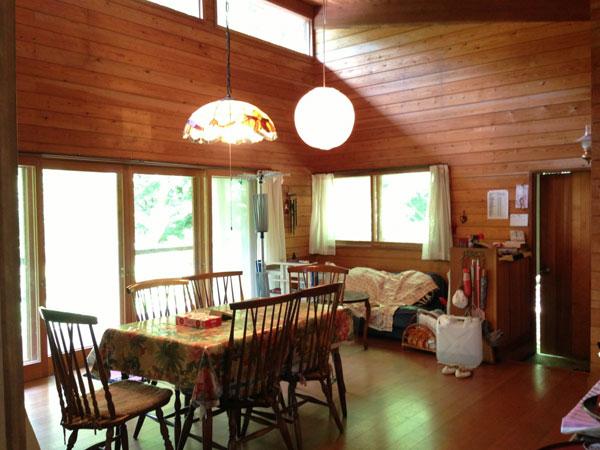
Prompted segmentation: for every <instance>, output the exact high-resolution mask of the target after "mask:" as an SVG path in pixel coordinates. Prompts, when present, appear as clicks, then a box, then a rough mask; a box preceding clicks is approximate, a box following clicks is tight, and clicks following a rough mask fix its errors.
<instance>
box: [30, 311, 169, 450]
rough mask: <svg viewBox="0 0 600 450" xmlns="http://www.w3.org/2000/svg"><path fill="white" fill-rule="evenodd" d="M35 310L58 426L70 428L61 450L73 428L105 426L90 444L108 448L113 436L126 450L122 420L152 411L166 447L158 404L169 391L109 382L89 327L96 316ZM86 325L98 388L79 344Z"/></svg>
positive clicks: (72, 441)
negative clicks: (101, 437)
mask: <svg viewBox="0 0 600 450" xmlns="http://www.w3.org/2000/svg"><path fill="white" fill-rule="evenodd" d="M39 311H40V316H41V317H42V319H43V320H44V322H45V324H46V330H47V334H48V342H49V344H50V352H51V355H52V365H53V367H54V378H55V380H56V389H57V391H58V397H59V399H60V409H61V414H62V419H61V425H62V426H63V428H65V429H67V430H71V431H72V433H71V435H70V436H69V441H68V444H67V449H68V450H70V449H72V448H73V446H74V445H75V442H76V441H77V434H78V432H79V430H81V429H91V430H101V429H105V430H106V441H105V442H104V443H102V444H97V445H95V446H92V447H90V448H102V446H105V447H103V448H106V449H108V450H110V448H111V445H112V442H113V441H115V442H116V443H117V444H116V445H117V447H119V445H122V446H123V449H124V450H127V449H128V448H129V446H128V440H127V427H126V422H127V421H129V420H131V419H133V418H134V417H138V416H141V415H143V414H146V413H147V412H149V411H155V412H156V416H157V417H158V422H159V424H160V432H161V435H162V438H163V440H164V444H165V448H166V449H172V448H173V446H172V445H171V441H170V440H169V433H168V431H167V426H166V423H165V420H164V417H163V413H162V407H163V406H164V405H166V404H167V403H168V402H169V400H170V398H171V391H170V390H168V389H161V388H158V387H155V386H152V385H149V384H146V383H140V382H136V381H129V380H126V381H119V382H117V383H113V384H111V385H110V386H109V384H108V376H107V370H106V368H105V366H104V362H103V360H102V355H101V354H100V352H99V351H98V345H97V343H96V338H95V336H94V329H93V327H92V325H96V324H97V323H98V320H97V319H96V317H92V316H84V315H79V314H72V313H67V312H62V311H53V310H49V309H46V308H44V307H41V308H40V309H39ZM88 327H89V333H90V335H91V339H92V349H93V351H94V353H95V356H96V364H97V367H98V372H99V376H100V383H101V385H102V387H101V388H100V389H95V387H94V385H93V382H92V374H91V370H90V367H89V364H88V361H87V359H86V353H85V349H84V344H83V338H82V328H84V330H85V328H88ZM80 367H82V369H80ZM82 370H83V374H82ZM86 385H87V386H86ZM115 431H116V434H115Z"/></svg>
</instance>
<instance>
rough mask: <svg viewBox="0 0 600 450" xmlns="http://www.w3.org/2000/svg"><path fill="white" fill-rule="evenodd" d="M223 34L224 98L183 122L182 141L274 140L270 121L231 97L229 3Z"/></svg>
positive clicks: (245, 141)
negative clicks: (225, 74)
mask: <svg viewBox="0 0 600 450" xmlns="http://www.w3.org/2000/svg"><path fill="white" fill-rule="evenodd" d="M225 30H226V31H225V35H226V37H227V45H226V53H227V78H226V80H227V95H226V96H225V98H222V99H220V100H216V101H214V102H211V103H208V104H206V105H204V106H201V107H200V108H198V109H197V110H196V111H194V112H193V113H192V115H191V116H190V117H189V119H188V120H187V123H186V124H185V128H184V130H183V139H187V140H190V141H192V142H196V143H198V144H213V143H217V142H223V143H225V144H254V143H257V142H260V141H262V140H267V141H274V140H275V139H277V131H276V130H275V124H274V123H273V121H272V120H271V118H270V117H269V116H268V115H267V114H265V113H264V112H263V111H261V110H260V109H259V108H258V107H256V106H254V105H253V104H251V103H247V102H242V101H239V100H235V99H233V98H232V97H231V51H230V45H231V36H230V33H229V2H226V3H225Z"/></svg>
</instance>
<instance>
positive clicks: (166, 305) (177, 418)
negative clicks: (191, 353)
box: [126, 278, 199, 442]
mask: <svg viewBox="0 0 600 450" xmlns="http://www.w3.org/2000/svg"><path fill="white" fill-rule="evenodd" d="M189 284H190V283H189V280H187V279H184V278H159V279H154V280H146V281H140V282H139V283H135V284H131V285H129V286H127V288H126V290H127V293H128V294H129V296H130V298H131V301H132V303H133V305H134V308H135V312H136V316H137V319H138V320H140V321H142V320H150V319H156V318H160V317H168V316H171V315H174V314H179V313H185V312H189V311H192V310H194V309H196V308H198V307H199V304H197V303H196V302H195V300H194V297H193V296H192V295H191V294H190V289H189ZM153 383H154V384H156V382H153ZM174 391H175V405H174V407H175V411H174V412H173V413H170V414H168V415H167V416H166V419H167V420H170V419H172V418H174V423H171V422H170V421H168V422H167V423H168V424H169V425H173V427H174V428H175V442H177V439H178V438H179V435H180V433H181V414H182V413H184V410H182V409H181V393H180V391H179V389H178V388H177V387H175V389H174ZM188 397H189V396H187V395H186V404H187V403H188V400H187V399H188ZM146 417H149V418H150V419H152V420H156V419H157V418H156V417H154V416H152V415H142V416H140V418H139V419H138V422H137V424H136V426H135V430H134V432H133V438H134V439H137V438H138V436H139V434H140V431H141V430H142V426H143V425H144V420H145V418H146Z"/></svg>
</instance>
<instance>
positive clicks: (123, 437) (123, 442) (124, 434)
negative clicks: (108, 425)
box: [119, 424, 129, 450]
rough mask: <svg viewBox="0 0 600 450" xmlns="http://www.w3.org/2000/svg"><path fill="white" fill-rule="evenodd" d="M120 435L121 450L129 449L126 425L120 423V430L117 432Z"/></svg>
mask: <svg viewBox="0 0 600 450" xmlns="http://www.w3.org/2000/svg"><path fill="white" fill-rule="evenodd" d="M119 434H120V435H121V447H122V448H123V450H129V437H128V436H127V425H125V424H123V425H121V431H120V432H119Z"/></svg>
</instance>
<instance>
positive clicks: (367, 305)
mask: <svg viewBox="0 0 600 450" xmlns="http://www.w3.org/2000/svg"><path fill="white" fill-rule="evenodd" d="M365 316H366V317H365V325H364V328H363V348H364V349H365V350H367V349H368V348H369V343H368V342H367V338H368V337H369V322H370V321H371V303H369V300H367V301H366V302H365ZM344 417H346V414H344Z"/></svg>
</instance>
